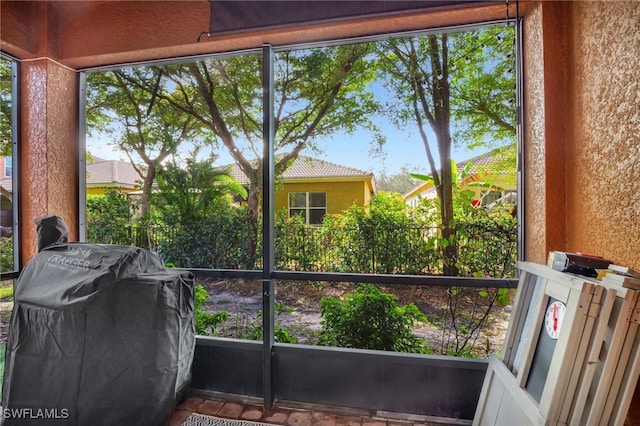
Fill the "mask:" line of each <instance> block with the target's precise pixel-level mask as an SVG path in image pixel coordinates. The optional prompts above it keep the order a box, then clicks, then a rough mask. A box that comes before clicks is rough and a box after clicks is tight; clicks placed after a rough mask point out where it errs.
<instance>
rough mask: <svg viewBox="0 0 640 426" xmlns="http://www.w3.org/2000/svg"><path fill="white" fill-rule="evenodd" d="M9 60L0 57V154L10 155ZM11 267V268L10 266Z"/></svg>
mask: <svg viewBox="0 0 640 426" xmlns="http://www.w3.org/2000/svg"><path fill="white" fill-rule="evenodd" d="M12 105H13V91H12V89H11V61H9V60H8V59H6V58H0V156H11V150H12V149H11V148H12V146H13V145H12V143H11V141H12V128H11V108H12ZM12 269H13V268H12Z"/></svg>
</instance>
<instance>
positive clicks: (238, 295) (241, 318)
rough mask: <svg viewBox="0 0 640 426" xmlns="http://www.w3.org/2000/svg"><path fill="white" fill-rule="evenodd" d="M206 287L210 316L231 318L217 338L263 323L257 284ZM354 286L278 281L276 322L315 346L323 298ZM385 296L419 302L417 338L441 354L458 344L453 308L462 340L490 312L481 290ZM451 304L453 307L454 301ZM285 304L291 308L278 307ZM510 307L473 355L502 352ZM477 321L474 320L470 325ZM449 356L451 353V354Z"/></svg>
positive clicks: (394, 290)
mask: <svg viewBox="0 0 640 426" xmlns="http://www.w3.org/2000/svg"><path fill="white" fill-rule="evenodd" d="M200 283H201V284H203V285H204V287H205V288H206V289H207V291H208V293H209V295H210V296H211V298H210V300H209V301H208V302H207V308H206V310H207V311H208V312H218V311H222V310H225V311H227V312H229V314H230V319H229V321H227V322H226V323H225V324H224V325H223V326H222V327H219V329H218V335H219V336H224V337H240V333H241V331H242V329H243V328H244V329H246V327H247V325H251V324H255V323H259V321H260V318H259V312H260V310H261V309H262V288H261V284H260V282H258V281H245V280H229V281H211V280H210V281H206V280H205V281H200ZM355 289H356V286H355V284H352V283H320V284H319V283H304V282H279V283H277V285H276V299H275V301H276V302H275V303H276V324H277V326H280V327H283V328H285V329H287V330H289V332H290V334H291V335H294V336H295V337H296V338H297V343H304V344H315V343H316V341H317V334H318V332H319V331H320V330H321V328H322V325H321V316H320V299H322V298H327V297H338V298H342V297H343V296H344V295H345V294H346V293H351V292H354V291H355ZM382 290H383V291H384V292H386V293H390V294H393V295H394V296H395V297H396V298H397V303H398V304H399V305H406V304H408V303H414V304H415V305H416V306H417V307H418V308H419V309H420V311H421V312H422V313H424V314H425V315H426V316H427V318H428V320H429V321H428V323H426V324H420V325H419V326H417V327H415V328H414V329H413V332H414V334H416V335H417V336H418V337H421V338H423V339H425V340H427V341H428V342H429V346H430V347H431V348H432V349H433V350H434V352H436V353H447V352H448V351H447V349H446V348H447V347H448V348H449V349H450V350H451V349H452V348H453V347H454V346H455V343H456V333H455V331H454V329H453V328H452V327H451V324H452V321H451V318H452V315H451V312H452V309H451V307H452V304H457V309H454V310H453V312H454V314H455V320H456V324H457V325H458V330H459V333H458V339H459V341H462V339H464V337H465V336H466V335H467V334H466V333H465V331H466V330H465V329H467V328H468V329H469V330H472V329H473V327H474V324H476V323H477V319H478V318H479V317H480V316H481V315H482V313H483V312H484V310H485V309H486V302H487V298H483V297H480V296H478V293H479V290H478V289H465V290H463V292H462V293H461V294H460V295H459V296H458V297H457V298H456V297H453V298H452V296H451V295H450V293H449V292H448V290H447V289H446V288H443V287H430V288H427V287H421V286H411V285H404V286H382ZM450 302H451V303H450ZM278 305H284V306H286V307H287V308H288V309H287V310H283V309H278ZM510 312H511V306H510V305H508V306H505V307H498V306H494V307H493V308H492V309H491V311H490V313H489V315H488V317H487V319H486V320H485V323H484V325H483V326H482V327H481V328H480V329H479V330H478V332H476V333H474V334H473V335H474V336H476V337H475V345H474V350H473V351H472V353H471V355H473V356H478V357H485V356H488V355H490V354H491V353H495V352H498V351H499V350H500V349H501V345H502V341H503V339H504V335H505V333H506V330H507V326H508V323H509V316H510ZM471 318H475V320H476V321H475V322H470V319H471ZM449 352H450V351H449Z"/></svg>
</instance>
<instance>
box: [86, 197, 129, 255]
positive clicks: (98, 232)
mask: <svg viewBox="0 0 640 426" xmlns="http://www.w3.org/2000/svg"><path fill="white" fill-rule="evenodd" d="M132 211H133V205H132V203H131V199H130V198H129V196H128V195H127V194H125V193H123V192H122V191H119V190H109V191H107V192H106V193H105V194H104V195H94V196H89V197H88V198H87V234H88V235H87V241H89V242H92V243H103V244H123V243H125V242H128V241H129V234H128V229H129V225H130V220H131V215H132Z"/></svg>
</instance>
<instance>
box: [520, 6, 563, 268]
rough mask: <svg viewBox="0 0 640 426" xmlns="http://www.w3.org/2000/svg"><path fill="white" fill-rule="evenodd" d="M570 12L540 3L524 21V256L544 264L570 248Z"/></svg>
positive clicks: (530, 11) (529, 12)
mask: <svg viewBox="0 0 640 426" xmlns="http://www.w3.org/2000/svg"><path fill="white" fill-rule="evenodd" d="M567 8H568V5H567V4H566V3H564V2H542V3H538V4H537V5H535V7H532V8H531V9H530V10H529V11H528V13H527V16H525V20H524V25H525V27H524V85H525V90H524V92H525V99H524V120H525V125H524V130H525V134H524V138H525V145H524V170H525V185H524V190H525V212H526V216H525V224H524V226H525V230H526V231H525V232H526V235H525V257H526V259H527V260H530V261H534V262H539V263H546V260H547V254H548V252H549V251H550V250H563V249H564V248H565V245H566V241H565V211H566V210H565V209H566V201H565V199H566V192H565V167H566V161H567V158H566V154H565V152H566V150H567V126H568V124H567V122H568V116H569V111H568V109H567V92H568V89H567V69H566V62H567V59H566V58H567V47H566V40H567V36H566V31H568V29H567Z"/></svg>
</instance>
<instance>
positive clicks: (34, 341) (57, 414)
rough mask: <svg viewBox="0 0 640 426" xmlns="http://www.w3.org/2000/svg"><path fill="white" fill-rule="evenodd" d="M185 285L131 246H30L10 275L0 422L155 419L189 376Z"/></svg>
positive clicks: (183, 275)
mask: <svg viewBox="0 0 640 426" xmlns="http://www.w3.org/2000/svg"><path fill="white" fill-rule="evenodd" d="M193 285H194V279H193V276H192V275H191V273H189V272H187V271H179V270H173V269H167V268H165V267H164V265H163V263H162V261H161V259H160V258H159V256H157V255H156V254H154V253H152V252H150V251H147V250H144V249H140V248H137V247H130V246H114V245H99V244H81V243H70V244H61V245H56V246H51V247H49V248H46V249H45V250H43V251H42V252H40V253H38V254H37V255H36V256H35V257H34V258H33V260H32V261H31V262H29V264H28V265H27V266H26V267H25V269H24V270H23V271H22V273H21V274H20V277H19V278H18V280H17V282H16V285H15V298H14V309H13V314H12V317H11V326H10V329H9V336H8V341H7V349H6V364H5V376H4V386H3V394H2V407H3V414H4V415H5V416H4V417H5V419H4V423H3V424H4V425H10V424H36V425H43V424H47V425H58V424H59V425H160V424H162V423H163V420H164V419H165V417H166V416H167V415H169V414H170V413H171V412H172V411H173V409H174V407H175V405H176V403H177V402H178V401H179V400H180V399H181V398H182V397H183V396H184V394H185V393H186V390H187V388H188V386H189V383H190V379H191V364H192V361H193V353H194V348H195V326H194V316H193V311H194V300H193ZM7 414H9V416H7ZM0 417H2V416H0ZM17 417H23V419H18V418H17ZM24 417H27V419H24ZM0 423H2V422H1V421H0Z"/></svg>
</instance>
